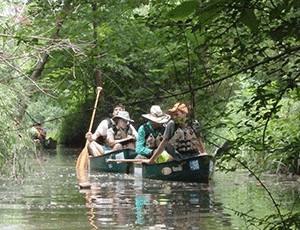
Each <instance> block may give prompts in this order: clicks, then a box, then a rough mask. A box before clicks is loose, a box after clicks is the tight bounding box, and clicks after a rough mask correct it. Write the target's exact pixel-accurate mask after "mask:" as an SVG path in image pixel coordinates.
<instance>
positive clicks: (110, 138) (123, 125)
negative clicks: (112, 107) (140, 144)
mask: <svg viewBox="0 0 300 230" xmlns="http://www.w3.org/2000/svg"><path fill="white" fill-rule="evenodd" d="M112 119H113V120H114V121H115V123H116V125H115V126H113V127H111V128H109V129H108V130H107V142H108V143H109V146H110V147H111V148H112V151H115V150H119V149H122V148H132V149H135V142H136V139H137V137H138V133H137V131H136V129H135V128H134V127H133V126H132V124H130V122H134V121H133V120H131V119H130V116H129V113H128V112H127V111H119V113H118V114H117V115H115V116H114V117H113V118H112Z"/></svg>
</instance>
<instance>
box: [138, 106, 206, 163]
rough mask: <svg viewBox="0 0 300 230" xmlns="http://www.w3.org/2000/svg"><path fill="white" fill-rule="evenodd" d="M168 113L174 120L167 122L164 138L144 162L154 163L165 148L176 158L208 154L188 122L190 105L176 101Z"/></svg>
mask: <svg viewBox="0 0 300 230" xmlns="http://www.w3.org/2000/svg"><path fill="white" fill-rule="evenodd" d="M168 114H169V115H171V116H172V118H173V120H170V121H169V122H168V123H167V127H166V130H165V133H164V136H163V140H162V141H161V143H160V144H159V146H158V148H157V150H156V151H155V153H154V154H153V156H152V157H151V158H150V159H149V160H143V161H142V162H143V163H144V164H153V163H155V160H156V159H157V158H158V157H159V155H160V154H161V153H162V152H163V150H164V149H166V151H167V152H168V153H169V154H170V155H171V156H172V157H173V158H174V159H175V160H180V159H183V158H187V157H191V156H194V155H200V154H207V153H206V152H205V149H204V145H203V143H202V141H201V139H200V137H198V134H196V132H195V130H194V129H193V127H192V124H190V123H188V121H187V118H188V115H189V110H188V107H187V105H186V104H185V103H182V102H178V103H175V104H174V105H173V106H172V107H171V108H170V109H169V110H168Z"/></svg>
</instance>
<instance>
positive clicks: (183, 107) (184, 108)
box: [168, 102, 189, 114]
mask: <svg viewBox="0 0 300 230" xmlns="http://www.w3.org/2000/svg"><path fill="white" fill-rule="evenodd" d="M177 110H180V111H182V112H184V113H186V114H189V109H188V107H187V105H186V104H185V103H183V102H177V103H175V104H174V105H173V106H172V108H171V109H169V110H168V114H172V113H175V112H176V111H177Z"/></svg>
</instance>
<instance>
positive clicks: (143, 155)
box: [136, 105, 171, 159]
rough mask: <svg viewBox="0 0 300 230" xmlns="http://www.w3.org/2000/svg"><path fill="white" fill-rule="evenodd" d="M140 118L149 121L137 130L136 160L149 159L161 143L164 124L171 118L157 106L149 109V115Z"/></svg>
mask: <svg viewBox="0 0 300 230" xmlns="http://www.w3.org/2000/svg"><path fill="white" fill-rule="evenodd" d="M142 116H143V117H145V118H146V119H148V120H149V121H148V122H147V123H145V124H143V125H141V126H140V127H139V129H138V138H137V142H136V153H137V154H138V155H137V156H136V159H149V158H150V157H151V156H152V155H153V153H154V152H155V149H157V148H158V146H159V144H160V142H161V141H162V139H163V134H164V131H165V127H164V124H165V123H167V122H168V121H169V120H170V118H171V116H170V115H168V114H165V113H163V111H162V110H161V108H160V107H159V106H158V105H153V106H152V107H151V109H150V114H143V115H142Z"/></svg>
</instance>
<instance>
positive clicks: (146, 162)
mask: <svg viewBox="0 0 300 230" xmlns="http://www.w3.org/2000/svg"><path fill="white" fill-rule="evenodd" d="M141 164H142V165H148V164H150V159H142V160H141Z"/></svg>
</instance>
